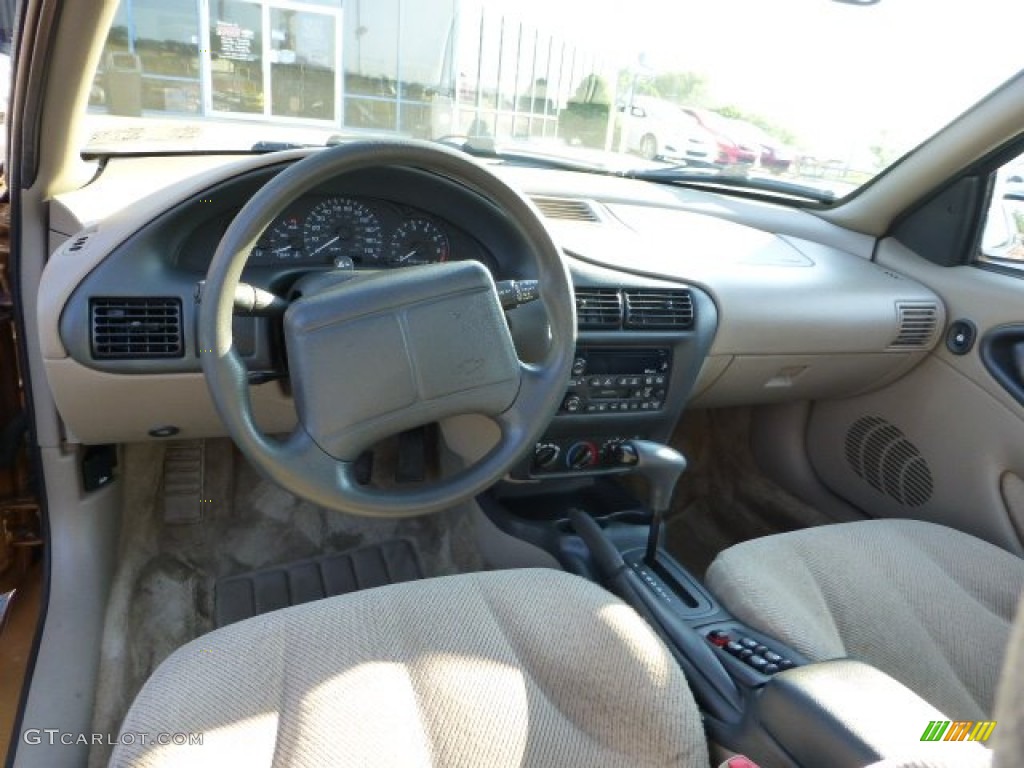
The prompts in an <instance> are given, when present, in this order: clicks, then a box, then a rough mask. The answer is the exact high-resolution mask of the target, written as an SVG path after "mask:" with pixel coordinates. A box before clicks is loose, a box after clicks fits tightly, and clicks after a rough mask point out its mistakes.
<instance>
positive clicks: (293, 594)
mask: <svg viewBox="0 0 1024 768" xmlns="http://www.w3.org/2000/svg"><path fill="white" fill-rule="evenodd" d="M422 578H423V571H422V568H421V567H420V562H419V558H418V557H417V556H416V550H415V549H414V548H413V546H412V544H411V543H410V542H409V541H407V540H405V539H393V540H389V541H384V542H381V543H380V544H374V545H372V546H368V547H361V548H359V549H355V550H349V551H348V552H339V553H338V554H334V555H325V556H323V557H316V558H311V559H309V560H300V561H298V562H295V563H289V564H287V565H280V566H275V567H273V568H265V569H262V570H259V571H251V572H250V573H243V574H239V575H237V576H228V577H226V578H223V579H220V580H219V581H218V582H217V585H216V589H215V593H214V594H215V597H214V621H215V622H216V624H217V626H218V627H223V626H225V625H227V624H231V623H233V622H236V621H241V620H242V619H247V618H249V617H251V616H258V615H260V614H261V613H267V612H268V611H275V610H277V609H279V608H287V607H288V606H290V605H299V604H300V603H308V602H310V601H312V600H320V599H322V598H325V597H334V596H335V595H343V594H347V593H349V592H356V591H358V590H360V589H370V588H372V587H382V586H384V585H386V584H397V583H398V582H402V581H415V580H416V579H422Z"/></svg>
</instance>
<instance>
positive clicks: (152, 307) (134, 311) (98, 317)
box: [89, 297, 185, 360]
mask: <svg viewBox="0 0 1024 768" xmlns="http://www.w3.org/2000/svg"><path fill="white" fill-rule="evenodd" d="M89 323H90V330H91V341H92V354H93V357H94V358H96V359H98V360H100V359H102V360H150V359H157V358H169V357H183V356H184V354H185V344H184V334H183V333H182V327H181V326H182V323H181V299H176V298H156V297H145V298H133V299H121V298H102V299H90V300H89Z"/></svg>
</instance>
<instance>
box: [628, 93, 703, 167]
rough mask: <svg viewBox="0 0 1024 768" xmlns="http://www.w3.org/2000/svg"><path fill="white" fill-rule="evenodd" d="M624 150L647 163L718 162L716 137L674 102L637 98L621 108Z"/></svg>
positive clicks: (647, 97)
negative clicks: (642, 158)
mask: <svg viewBox="0 0 1024 768" xmlns="http://www.w3.org/2000/svg"><path fill="white" fill-rule="evenodd" d="M621 111H622V130H623V143H624V149H625V150H626V151H627V152H637V153H639V154H640V155H642V156H643V157H644V158H646V159H648V160H655V159H659V158H660V159H664V160H671V161H675V162H685V163H686V164H688V165H699V166H711V165H714V164H715V163H716V162H717V154H718V148H717V146H716V142H715V138H714V136H713V135H712V134H710V133H709V132H708V131H707V130H706V129H705V128H703V127H701V125H700V124H699V123H698V122H697V120H695V119H694V118H693V117H692V116H691V115H688V114H686V113H685V112H683V111H682V110H681V109H680V108H679V106H678V105H676V104H673V103H672V102H671V101H666V100H664V99H658V98H654V97H653V96H634V97H633V99H632V100H631V102H630V104H629V105H627V106H624V107H623V108H622V110H621Z"/></svg>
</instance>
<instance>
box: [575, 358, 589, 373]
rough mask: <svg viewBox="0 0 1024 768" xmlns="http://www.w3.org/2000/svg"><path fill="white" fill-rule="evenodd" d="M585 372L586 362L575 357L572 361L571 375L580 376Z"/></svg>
mask: <svg viewBox="0 0 1024 768" xmlns="http://www.w3.org/2000/svg"><path fill="white" fill-rule="evenodd" d="M586 370H587V361H586V360H585V359H584V358H582V357H577V358H576V359H575V360H573V361H572V375H573V376H582V375H583V374H584V373H585V372H586Z"/></svg>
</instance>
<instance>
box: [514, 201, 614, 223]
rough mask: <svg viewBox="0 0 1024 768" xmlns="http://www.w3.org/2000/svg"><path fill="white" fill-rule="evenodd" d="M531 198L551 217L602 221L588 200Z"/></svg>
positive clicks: (541, 210) (567, 219)
mask: <svg viewBox="0 0 1024 768" xmlns="http://www.w3.org/2000/svg"><path fill="white" fill-rule="evenodd" d="M530 199H531V200H533V204H534V205H536V206H537V207H538V208H539V209H540V212H541V213H543V214H544V215H545V216H546V217H547V218H549V219H564V220H566V221H600V218H598V215H597V212H596V211H595V210H594V206H593V205H591V204H590V203H589V202H588V201H586V200H576V199H574V198H571V197H533V198H530Z"/></svg>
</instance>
